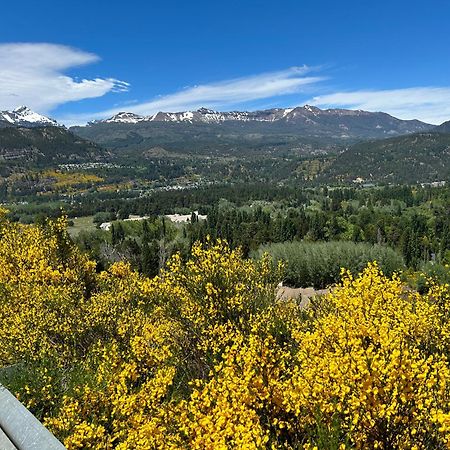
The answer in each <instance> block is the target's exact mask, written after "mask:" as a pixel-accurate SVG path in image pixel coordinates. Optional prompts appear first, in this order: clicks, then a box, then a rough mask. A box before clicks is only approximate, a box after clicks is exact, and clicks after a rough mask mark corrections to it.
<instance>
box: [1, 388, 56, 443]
mask: <svg viewBox="0 0 450 450" xmlns="http://www.w3.org/2000/svg"><path fill="white" fill-rule="evenodd" d="M2 432H3V434H4V436H3V439H4V440H5V442H6V444H5V448H6V450H10V449H9V448H8V447H6V445H9V444H8V440H9V441H10V444H12V445H13V446H12V447H10V448H11V449H17V450H65V447H64V445H62V444H61V442H59V441H58V439H56V438H55V436H53V434H51V433H50V431H48V430H47V428H45V427H44V425H42V423H41V422H39V420H37V419H36V417H34V416H33V414H31V412H30V411H28V409H27V408H25V406H23V405H22V403H20V402H19V400H17V399H16V397H14V395H12V394H11V392H9V391H8V390H7V389H6V388H5V387H3V386H2V385H1V384H0V443H2ZM2 450H3V447H2Z"/></svg>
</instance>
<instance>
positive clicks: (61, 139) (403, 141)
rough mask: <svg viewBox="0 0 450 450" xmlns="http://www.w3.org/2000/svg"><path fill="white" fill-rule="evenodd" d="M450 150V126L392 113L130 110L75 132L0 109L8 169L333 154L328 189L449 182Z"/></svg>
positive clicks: (0, 145)
mask: <svg viewBox="0 0 450 450" xmlns="http://www.w3.org/2000/svg"><path fill="white" fill-rule="evenodd" d="M449 149H450V121H449V122H445V123H443V124H442V125H440V126H433V125H429V124H426V123H424V122H420V121H418V120H401V119H397V118H395V117H393V116H390V115H389V114H386V113H382V112H367V111H360V110H357V111H353V110H345V109H327V110H322V109H319V108H316V107H314V106H308V105H305V106H302V107H297V108H276V109H268V110H262V111H253V112H246V111H243V112H240V111H232V112H218V111H213V110H210V109H206V108H200V109H199V110H197V111H185V112H178V113H166V112H159V113H156V114H154V115H152V116H138V115H136V114H133V113H129V112H122V113H118V114H116V115H114V116H112V117H110V118H109V119H105V120H99V121H94V122H90V123H89V124H87V125H86V126H77V127H71V128H70V129H69V130H68V129H66V128H65V127H64V126H61V125H59V124H58V123H57V122H56V121H55V120H53V119H50V118H48V117H45V116H43V115H40V114H37V113H35V112H33V111H31V110H30V109H29V108H27V107H20V108H17V109H16V110H14V111H2V112H0V162H2V164H1V165H2V166H3V167H6V168H11V167H17V168H19V167H26V166H30V165H31V166H43V165H44V166H51V165H54V164H61V163H63V162H66V161H69V162H80V161H81V162H83V161H86V162H89V161H107V160H109V159H111V158H114V159H116V160H117V159H118V160H120V159H122V160H123V158H126V160H127V161H128V162H130V163H132V161H135V162H136V163H138V164H144V165H145V164H147V163H146V162H145V161H146V160H152V159H155V158H156V159H157V158H160V157H164V158H178V160H180V158H182V159H183V158H185V157H186V156H187V157H195V156H196V155H199V156H201V157H202V158H207V159H209V158H219V159H217V161H219V160H222V158H223V157H225V158H226V157H227V156H231V157H232V158H233V160H236V161H244V160H245V159H247V162H248V161H255V162H258V161H259V163H261V164H263V163H262V161H263V160H267V161H268V160H274V159H277V160H280V161H281V160H284V161H291V160H292V158H294V159H295V158H297V157H302V158H303V157H311V156H313V157H321V156H324V157H326V158H328V159H329V161H330V162H331V164H326V170H325V171H324V172H323V173H322V175H321V176H320V177H321V178H322V179H323V181H324V182H327V181H336V182H349V181H350V182H351V181H353V180H355V179H362V180H365V181H384V182H394V183H395V182H415V181H420V180H441V179H447V178H448V177H449V167H450V159H449V158H450V156H449V155H450V150H449ZM327 155H328V156H327ZM333 155H334V156H333ZM130 158H131V159H130ZM248 158H250V159H248ZM211 161H213V159H212V160H211ZM191 162H192V161H191ZM191 162H189V163H188V160H186V161H185V162H179V164H188V165H189V164H190V163H191ZM152 164H153V163H152ZM264 164H265V163H264Z"/></svg>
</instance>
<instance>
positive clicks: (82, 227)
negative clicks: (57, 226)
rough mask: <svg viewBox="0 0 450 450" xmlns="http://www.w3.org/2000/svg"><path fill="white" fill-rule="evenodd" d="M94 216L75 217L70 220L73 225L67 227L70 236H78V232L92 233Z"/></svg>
mask: <svg viewBox="0 0 450 450" xmlns="http://www.w3.org/2000/svg"><path fill="white" fill-rule="evenodd" d="M93 219H94V216H87V217H75V218H73V219H71V220H72V222H73V225H71V226H69V228H68V231H69V234H70V236H72V237H75V236H78V234H79V233H80V231H93V230H95V228H96V227H95V224H94V222H93Z"/></svg>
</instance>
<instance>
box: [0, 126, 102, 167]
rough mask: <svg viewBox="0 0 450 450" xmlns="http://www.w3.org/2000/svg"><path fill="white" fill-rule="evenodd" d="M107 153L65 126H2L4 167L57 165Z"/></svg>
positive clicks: (0, 161)
mask: <svg viewBox="0 0 450 450" xmlns="http://www.w3.org/2000/svg"><path fill="white" fill-rule="evenodd" d="M106 156H108V152H107V151H106V150H105V149H103V148H101V147H100V146H99V145H97V144H94V143H92V142H89V141H86V140H85V139H82V138H80V137H78V136H75V135H74V134H73V133H71V132H70V131H68V130H66V129H65V128H62V127H39V128H17V127H6V128H0V164H1V165H2V166H16V165H17V166H21V167H23V166H24V165H26V166H33V165H37V166H54V165H55V164H61V163H70V162H83V161H89V162H90V161H99V160H102V158H105V157H106Z"/></svg>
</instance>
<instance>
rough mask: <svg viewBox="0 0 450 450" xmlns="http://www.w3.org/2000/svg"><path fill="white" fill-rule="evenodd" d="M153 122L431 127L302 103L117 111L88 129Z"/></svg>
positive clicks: (338, 132)
mask: <svg viewBox="0 0 450 450" xmlns="http://www.w3.org/2000/svg"><path fill="white" fill-rule="evenodd" d="M155 122H170V123H178V124H208V125H220V124H225V123H227V124H232V123H234V124H237V123H240V124H248V125H250V124H254V123H257V122H260V123H264V124H265V125H266V126H267V127H268V128H269V129H270V128H274V129H280V128H281V129H285V130H295V131H297V132H299V133H303V134H305V135H308V136H316V135H333V136H335V137H337V138H349V137H354V136H357V137H367V135H370V136H371V137H387V136H392V135H400V134H408V133H415V132H419V131H425V130H429V129H431V128H432V127H433V126H432V125H430V124H427V123H424V122H420V121H419V120H401V119H397V118H395V117H393V116H390V115H389V114H386V113H383V112H368V111H362V110H356V111H355V110H347V109H320V108H317V107H315V106H310V105H305V106H299V107H296V108H274V109H266V110H260V111H230V112H219V111H214V110H211V109H207V108H200V109H198V110H196V111H183V112H175V113H172V112H158V113H156V114H153V115H150V116H139V115H137V114H134V113H130V112H120V113H118V114H115V115H114V116H112V117H110V118H108V119H104V120H97V121H93V122H90V123H89V124H88V128H92V127H96V126H99V125H105V124H126V125H136V124H141V125H142V124H151V123H155ZM270 124H272V126H271V125H270ZM77 129H78V128H77Z"/></svg>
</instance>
